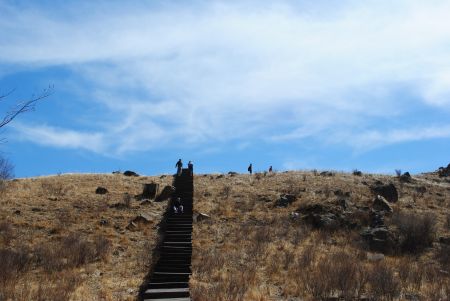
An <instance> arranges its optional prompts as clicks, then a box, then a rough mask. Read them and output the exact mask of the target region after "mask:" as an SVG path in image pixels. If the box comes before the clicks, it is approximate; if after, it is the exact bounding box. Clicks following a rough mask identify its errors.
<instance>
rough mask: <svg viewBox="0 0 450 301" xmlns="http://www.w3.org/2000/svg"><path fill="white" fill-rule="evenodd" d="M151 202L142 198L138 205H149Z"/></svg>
mask: <svg viewBox="0 0 450 301" xmlns="http://www.w3.org/2000/svg"><path fill="white" fill-rule="evenodd" d="M151 204H152V202H151V201H150V200H143V201H142V202H141V203H140V204H139V205H141V206H147V205H151Z"/></svg>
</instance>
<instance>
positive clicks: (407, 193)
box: [0, 172, 450, 301]
mask: <svg viewBox="0 0 450 301" xmlns="http://www.w3.org/2000/svg"><path fill="white" fill-rule="evenodd" d="M171 180H172V178H171V177H164V178H160V177H138V178H132V177H131V178H130V177H124V176H121V175H61V176H54V177H45V178H35V179H20V180H14V181H10V182H8V183H7V186H6V188H5V189H3V192H2V195H1V201H0V205H1V206H0V218H1V222H0V234H1V235H0V251H1V250H14V251H20V250H25V251H24V252H25V253H26V254H28V255H27V256H28V259H27V260H26V262H27V266H26V268H24V269H23V270H22V271H18V272H17V273H16V274H17V275H18V277H15V278H14V277H13V278H9V280H8V281H6V282H2V279H4V278H2V277H0V285H1V286H3V288H5V289H9V290H10V291H11V290H13V291H14V292H15V296H14V298H15V299H17V300H20V299H23V300H26V299H36V300H37V299H38V297H39V296H47V298H49V299H51V298H54V299H58V298H59V299H61V296H63V297H65V298H70V299H71V300H127V299H129V300H132V299H134V298H135V296H136V293H137V288H138V286H139V285H140V284H141V282H142V280H143V277H144V275H145V273H146V272H147V271H148V270H149V265H148V263H149V262H151V258H149V256H151V251H152V250H153V248H154V247H155V243H156V241H157V232H156V228H155V227H154V226H155V225H156V224H157V223H158V222H159V220H160V218H161V216H162V213H163V211H164V209H165V205H166V203H152V204H151V205H146V206H140V205H139V203H138V202H135V201H133V202H132V206H131V208H124V209H116V208H110V207H109V205H112V204H115V203H120V202H123V199H124V197H123V195H124V193H130V194H131V195H135V194H138V193H140V192H141V191H142V184H143V183H150V182H156V183H160V184H162V185H166V184H170V183H171ZM376 180H381V181H382V182H384V183H388V182H392V183H394V184H395V185H396V186H397V188H398V189H399V190H400V201H399V202H398V203H397V204H396V205H394V211H395V212H403V213H404V212H415V213H418V214H420V215H424V213H427V212H431V213H433V214H434V215H435V217H436V221H437V225H436V227H437V235H436V237H439V236H445V235H447V236H448V235H449V234H450V233H449V228H448V221H447V219H448V215H449V210H448V208H449V204H450V190H449V189H450V184H449V183H448V181H445V180H443V179H439V178H438V177H437V176H435V175H432V174H430V175H421V176H418V177H415V181H414V183H411V184H403V185H400V183H399V182H398V180H397V179H396V178H394V177H391V176H383V175H363V176H362V177H358V176H353V175H351V174H344V173H337V174H336V175H334V176H331V177H324V176H320V175H316V174H314V173H312V172H287V173H277V174H271V175H267V176H263V175H253V177H250V176H248V175H236V176H229V175H225V176H223V175H206V176H203V175H197V176H196V177H195V182H194V185H195V209H196V210H197V211H200V212H204V213H207V214H209V215H211V219H209V220H205V221H202V222H198V223H196V224H195V226H194V233H193V245H194V253H193V276H192V279H191V288H192V294H193V297H194V300H196V301H202V300H308V299H313V297H312V294H313V290H314V289H315V288H314V287H312V286H311V283H326V282H327V281H329V279H332V277H328V278H329V279H328V278H327V276H329V275H333V274H336V273H344V274H345V273H346V272H345V270H344V271H343V270H342V265H341V266H335V265H333V264H335V261H336V262H340V261H342V262H343V263H344V266H350V265H351V264H348V263H349V261H348V260H349V258H346V257H345V255H346V254H347V255H349V256H350V259H351V261H352V262H356V263H357V264H358V265H357V266H356V268H360V269H361V271H366V272H365V273H362V274H361V275H363V276H364V275H365V276H367V275H368V274H370V272H371V271H372V272H373V270H374V268H375V267H377V266H378V265H376V263H375V262H372V261H370V260H368V259H367V254H368V252H367V249H366V248H365V246H364V244H363V243H362V242H361V238H360V236H359V229H356V230H350V231H349V230H345V229H338V230H337V231H327V230H313V229H311V228H310V227H309V226H308V225H306V224H305V223H303V222H302V221H300V220H299V219H292V218H291V217H290V214H291V212H293V211H295V210H296V209H297V208H298V207H299V206H300V205H302V204H303V205H304V204H309V203H320V204H326V203H333V202H334V201H335V200H336V199H337V196H336V195H335V193H334V192H335V191H336V190H338V189H340V190H342V191H343V192H344V193H345V192H350V199H351V201H352V202H353V203H355V204H357V205H359V206H363V205H367V206H371V203H372V200H373V195H372V193H371V192H370V189H369V187H368V185H370V184H372V183H374V182H375V181H376ZM364 182H365V183H367V184H368V185H367V184H364ZM97 186H103V187H106V188H107V189H108V190H109V193H108V194H106V195H96V194H95V189H96V188H97ZM420 186H423V187H425V188H426V192H425V193H422V192H418V190H417V187H420ZM281 193H291V194H295V195H296V196H297V200H296V201H295V203H293V204H291V205H290V206H289V207H287V208H274V206H273V204H274V201H275V200H277V199H278V198H279V195H280V194H281ZM17 210H20V214H16V213H15V212H16V211H17ZM142 212H144V213H148V214H149V215H150V216H152V218H153V222H152V223H151V224H150V225H147V226H144V227H142V228H141V229H140V230H139V231H134V232H131V231H128V230H126V229H125V227H126V225H127V224H128V222H129V221H130V220H131V219H132V218H134V217H135V216H136V215H137V214H139V213H142ZM101 220H106V221H108V224H107V225H105V226H101V225H100V221H101ZM71 233H72V234H73V233H79V234H81V237H80V238H78V239H81V240H85V241H87V242H95V241H98V237H99V236H100V237H103V238H106V239H107V240H108V241H110V243H111V247H110V248H109V249H107V250H106V251H104V252H103V254H101V255H102V256H100V257H99V258H91V259H89V260H86V262H83V263H82V264H79V265H78V266H73V265H70V264H68V263H67V261H64V260H63V261H62V262H60V261H57V262H56V263H57V264H56V266H55V267H54V268H53V265H50V267H49V266H45V264H44V263H43V262H40V261H39V260H42V257H43V255H40V254H42V251H41V250H42V249H44V250H46V247H47V253H49V251H48V249H52V248H54V249H57V250H60V252H62V254H55V253H51V252H50V255H51V256H54V257H55V258H59V257H64V256H66V255H67V254H66V253H65V252H64V249H61V248H60V249H58V246H60V245H61V243H62V242H64V241H67V237H70V235H71ZM55 246H56V247H55ZM62 246H63V247H64V244H62ZM61 250H62V251H61ZM438 250H439V244H437V243H436V244H434V246H433V247H432V248H429V249H427V250H426V251H425V252H423V253H421V254H419V255H417V256H406V255H396V256H386V258H385V259H384V260H383V262H386V265H387V266H388V267H389V268H390V269H392V271H393V272H394V276H395V279H396V280H398V281H400V282H401V283H400V286H401V287H403V291H408V292H412V293H418V294H421V295H423V296H427V298H428V299H432V298H433V297H435V296H434V295H432V294H433V291H436V290H437V289H438V288H439V289H442V288H445V287H447V288H448V283H449V281H448V275H447V276H446V274H445V273H439V271H440V270H443V269H448V267H445V266H441V263H439V262H437V261H436V259H435V257H436V253H437V252H438ZM47 253H45V252H44V253H43V254H44V255H45V254H47ZM336 254H338V255H339V256H340V257H339V256H337V257H336ZM47 255H48V254H47ZM69 255H70V253H69ZM51 256H50V257H51ZM333 256H335V257H333ZM44 259H45V256H44ZM63 259H64V258H63ZM330 259H331V260H333V262H332V263H333V264H330V265H326V264H325V265H324V264H322V265H321V264H320V263H330V261H329V260H330ZM346 260H347V261H346ZM47 261H48V258H47ZM49 262H50V263H52V264H54V262H52V261H51V260H50V261H49ZM329 266H332V270H330V269H328V270H327V267H329ZM402 267H408V268H402ZM418 271H420V273H417V272H418ZM372 274H373V273H372ZM372 274H371V275H372ZM413 274H420V275H421V276H423V277H422V280H420V283H421V284H420V285H419V286H417V285H415V283H417V282H418V281H417V280H414V279H413V277H412V275H413ZM405 275H406V276H405ZM416 278H417V277H416ZM11 279H13V280H11ZM358 279H360V278H358ZM325 280H326V281H325ZM25 283H26V285H24V284H25ZM39 287H40V288H41V290H40V291H39V290H38V289H39ZM57 287H60V288H62V289H65V290H67V291H69V296H65V295H64V293H63V292H60V291H59V292H58V291H57V290H56V292H55V288H57ZM368 288H370V285H369V286H366V287H365V289H366V290H368ZM316 289H321V288H320V287H319V288H316ZM324 289H325V288H322V290H324ZM52 294H53V295H52ZM55 294H56V295H55ZM58 294H59V295H58ZM0 299H1V298H0Z"/></svg>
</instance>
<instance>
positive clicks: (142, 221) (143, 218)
mask: <svg viewBox="0 0 450 301" xmlns="http://www.w3.org/2000/svg"><path fill="white" fill-rule="evenodd" d="M151 222H152V220H151V217H150V216H148V215H146V214H144V213H141V214H139V215H138V216H136V217H135V218H134V219H133V220H132V221H130V223H129V224H128V225H127V227H126V229H127V230H130V231H134V230H137V229H139V227H140V226H141V225H146V224H150V223H151Z"/></svg>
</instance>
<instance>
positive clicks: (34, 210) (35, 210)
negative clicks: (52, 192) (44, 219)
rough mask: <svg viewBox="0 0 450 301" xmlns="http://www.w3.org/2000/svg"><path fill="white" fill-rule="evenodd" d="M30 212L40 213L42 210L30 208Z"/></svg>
mask: <svg viewBox="0 0 450 301" xmlns="http://www.w3.org/2000/svg"><path fill="white" fill-rule="evenodd" d="M31 211H33V212H41V211H42V209H41V208H37V207H33V208H31Z"/></svg>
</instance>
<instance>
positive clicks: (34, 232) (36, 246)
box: [0, 175, 172, 300]
mask: <svg viewBox="0 0 450 301" xmlns="http://www.w3.org/2000/svg"><path fill="white" fill-rule="evenodd" d="M151 182H155V183H160V184H161V185H167V184H171V182H172V177H163V178H160V177H126V176H123V175H60V176H53V177H40V178H30V179H18V180H12V181H8V182H6V183H4V187H3V188H2V192H1V201H0V220H1V222H0V254H1V255H0V258H1V259H2V260H0V271H2V273H0V292H1V294H0V300H9V299H8V298H11V299H12V300H69V298H70V300H135V299H136V296H137V294H138V289H139V286H140V285H141V283H142V281H143V278H144V276H145V275H146V274H147V273H148V270H149V268H150V266H149V265H150V263H151V262H152V258H151V256H152V251H153V249H154V247H155V244H156V243H157V238H158V233H157V227H156V226H157V224H158V223H159V221H160V220H161V218H162V214H163V212H164V211H165V207H166V202H161V203H157V202H151V203H149V204H145V203H144V204H141V203H140V202H138V201H136V200H135V199H134V197H132V196H134V195H138V194H140V193H142V184H144V183H151ZM99 186H101V187H104V188H106V189H107V190H108V192H107V193H106V194H96V189H97V187H99ZM127 194H128V195H129V196H127ZM140 214H145V215H146V216H147V217H149V218H150V222H149V223H148V224H143V225H137V226H138V228H136V229H131V230H128V229H127V228H126V227H127V225H128V224H129V222H130V221H131V220H133V219H134V218H136V217H137V216H139V215H140Z"/></svg>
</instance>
